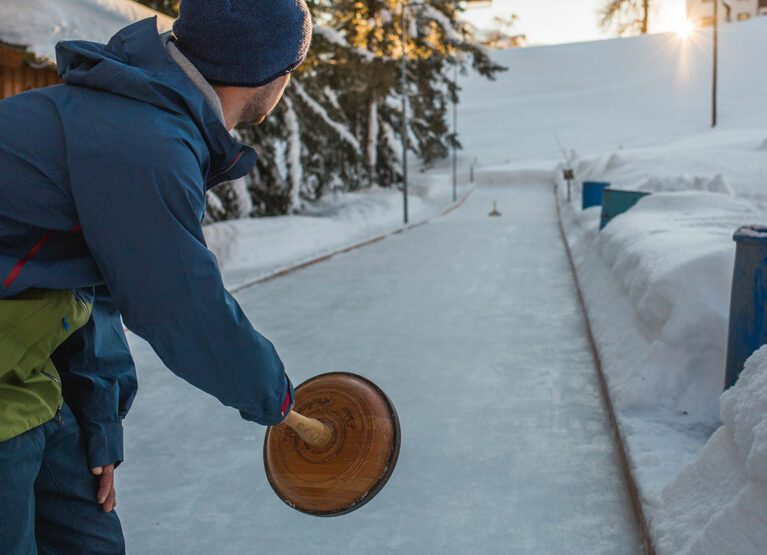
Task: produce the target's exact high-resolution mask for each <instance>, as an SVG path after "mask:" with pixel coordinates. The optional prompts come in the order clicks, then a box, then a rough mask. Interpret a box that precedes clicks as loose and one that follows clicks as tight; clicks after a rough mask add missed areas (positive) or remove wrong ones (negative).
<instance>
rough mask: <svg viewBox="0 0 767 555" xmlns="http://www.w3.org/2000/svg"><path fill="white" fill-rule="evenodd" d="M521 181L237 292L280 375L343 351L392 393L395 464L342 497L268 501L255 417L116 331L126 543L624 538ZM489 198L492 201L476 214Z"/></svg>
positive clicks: (622, 516) (512, 547) (310, 368)
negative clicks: (127, 359)
mask: <svg viewBox="0 0 767 555" xmlns="http://www.w3.org/2000/svg"><path fill="white" fill-rule="evenodd" d="M448 183H449V181H448ZM519 185H520V186H519V187H514V188H509V187H496V188H493V187H483V188H480V189H477V190H475V191H474V192H473V193H472V194H471V196H469V197H468V200H467V201H466V202H465V203H464V204H463V205H462V206H461V208H460V209H458V210H455V211H453V212H451V213H450V214H449V215H447V216H445V217H442V218H438V219H436V220H434V221H433V223H430V224H428V225H423V226H419V227H416V228H413V229H410V230H408V231H405V232H403V233H400V234H397V235H393V236H391V237H388V238H387V239H385V240H382V241H378V242H376V243H374V244H372V245H370V246H368V247H365V248H363V249H358V250H355V251H353V252H350V253H347V254H344V255H341V256H337V257H334V258H332V259H330V260H328V261H326V262H323V263H321V264H317V265H314V266H310V267H307V268H304V269H302V270H301V271H298V272H295V273H292V274H289V275H287V276H284V277H281V278H280V279H276V280H272V281H269V282H266V283H263V284H260V285H258V286H256V287H253V288H250V289H246V290H243V291H241V292H240V293H238V294H237V297H238V300H239V302H240V303H241V305H242V306H243V309H244V310H245V311H246V313H247V314H248V316H249V317H250V318H251V319H252V321H253V322H254V323H255V325H256V326H257V327H258V328H259V329H260V330H261V331H262V332H263V333H265V334H266V335H267V337H269V338H270V340H272V341H273V342H274V343H275V345H276V346H277V349H278V350H279V352H280V353H281V356H282V357H283V359H284V362H285V364H286V367H287V368H288V372H289V373H290V376H291V378H292V379H293V380H294V382H295V383H300V382H301V381H303V380H305V379H307V378H308V377H310V376H313V375H315V374H317V373H320V372H324V371H330V370H346V371H353V372H358V373H361V374H364V375H365V376H367V377H369V378H371V379H372V380H374V381H375V382H376V383H377V384H378V385H380V386H381V387H382V388H383V389H384V390H385V391H386V392H387V393H388V395H389V396H390V397H391V399H392V400H393V403H394V405H395V406H396V408H397V411H398V413H399V418H400V422H401V425H402V446H401V451H400V457H399V462H398V465H397V468H396V469H395V471H394V474H393V476H392V477H391V479H390V481H389V482H388V483H387V485H386V487H385V488H384V489H383V490H382V491H381V493H379V494H378V496H377V497H376V498H375V499H373V500H372V501H371V502H370V503H368V504H367V505H365V506H364V507H362V508H361V509H360V510H358V511H356V512H354V513H351V514H349V515H345V516H342V517H338V518H330V519H327V518H326V519H321V518H316V517H311V516H307V515H304V514H301V513H298V512H297V511H294V510H292V509H290V508H289V507H287V506H286V505H285V504H284V503H282V501H280V500H279V499H278V498H277V496H276V495H274V493H273V492H272V491H271V489H270V488H269V485H268V483H267V480H266V476H265V473H264V468H263V463H262V442H263V435H264V429H263V428H262V427H260V426H256V425H254V424H252V423H249V422H245V421H243V420H241V419H240V418H239V416H238V415H237V413H236V411H233V410H230V409H225V408H224V407H222V406H221V405H220V404H219V403H218V402H217V401H215V400H214V399H213V398H211V397H208V396H206V395H204V394H202V393H201V392H200V391H198V390H196V389H194V388H193V387H191V386H189V385H187V384H186V383H184V382H182V381H181V380H179V379H178V378H177V377H175V376H173V375H172V374H171V373H170V372H169V371H167V370H165V369H164V368H163V367H162V363H161V362H160V361H159V360H158V359H157V357H156V356H155V355H154V354H153V353H152V352H151V350H150V349H149V347H148V346H147V345H146V344H144V343H143V342H142V341H141V340H139V339H137V338H136V337H133V336H132V337H131V338H130V341H131V349H132V350H133V352H134V354H135V358H136V363H137V365H138V368H139V372H140V380H141V392H140V394H139V396H138V397H137V399H136V401H135V403H134V407H133V409H132V411H131V414H130V416H129V418H128V419H126V421H125V424H126V442H127V445H126V453H127V456H126V460H125V462H124V463H123V464H122V465H121V466H120V468H119V470H118V471H117V475H118V484H117V491H118V498H119V507H118V511H119V512H120V518H121V520H122V523H123V527H124V530H125V534H126V540H127V543H128V550H129V551H130V552H135V553H142V554H146V555H154V554H163V553H185V554H189V555H195V554H208V553H249V552H252V551H253V550H254V546H256V547H257V550H258V551H263V552H268V553H277V554H290V553H318V554H319V553H338V554H346V553H349V554H352V553H386V552H395V553H423V554H442V553H480V552H481V553H515V554H521V555H524V554H530V555H540V554H545V553H551V554H560V553H589V554H596V555H598V554H605V555H607V554H631V553H639V552H640V550H639V545H638V544H639V540H638V537H637V533H636V530H635V529H634V522H633V515H632V514H631V509H630V505H629V503H628V500H627V494H626V489H625V485H624V484H623V481H622V475H621V472H620V467H619V465H618V464H617V461H616V452H615V445H614V442H613V440H612V436H611V431H610V428H609V425H608V424H607V420H606V419H605V415H604V409H603V406H602V402H601V398H600V393H599V387H598V384H597V380H596V376H595V374H594V368H593V360H592V358H591V354H590V351H589V346H588V342H587V340H586V337H585V335H584V332H583V320H582V316H581V312H580V309H579V306H578V303H577V299H576V297H575V296H574V295H573V289H572V276H571V274H570V273H569V268H568V263H567V259H566V257H565V254H564V249H563V245H562V242H561V241H560V239H559V235H558V231H557V227H556V215H555V211H554V197H553V195H552V194H551V191H550V189H548V188H544V187H538V186H535V185H532V186H529V185H528V186H525V184H524V182H523V181H522V182H520V183H519ZM493 201H497V203H498V207H499V209H500V210H501V212H503V214H504V216H503V217H502V218H488V217H487V213H488V212H489V210H490V207H491V206H492V202H493ZM311 234H312V233H311V230H308V232H307V233H306V235H307V237H310V236H311Z"/></svg>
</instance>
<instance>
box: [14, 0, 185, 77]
mask: <svg viewBox="0 0 767 555" xmlns="http://www.w3.org/2000/svg"><path fill="white" fill-rule="evenodd" d="M155 16H156V17H157V26H158V28H159V29H160V31H163V32H164V31H168V30H170V28H171V26H172V24H173V20H172V19H171V18H169V17H167V16H165V15H162V14H160V13H158V12H156V11H154V10H151V9H149V8H147V7H146V6H143V5H141V4H138V3H137V2H132V1H131V0H3V1H2V2H0V41H2V42H5V43H9V44H14V45H17V46H25V47H27V49H28V50H29V51H30V52H32V53H34V54H35V56H36V58H38V59H39V60H42V61H45V62H49V63H55V61H56V43H57V42H59V41H61V40H69V39H78V40H91V41H95V42H102V43H106V42H107V41H108V40H109V39H110V38H111V37H112V35H114V34H115V33H116V32H117V31H119V30H120V29H122V28H123V27H125V26H127V25H130V24H131V23H134V22H136V21H139V20H141V19H146V18H148V17H155Z"/></svg>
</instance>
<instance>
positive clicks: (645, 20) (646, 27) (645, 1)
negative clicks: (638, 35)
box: [642, 0, 650, 35]
mask: <svg viewBox="0 0 767 555" xmlns="http://www.w3.org/2000/svg"><path fill="white" fill-rule="evenodd" d="M649 32H650V0H642V34H643V35H646V34H647V33H649Z"/></svg>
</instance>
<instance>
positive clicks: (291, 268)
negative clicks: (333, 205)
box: [229, 187, 476, 294]
mask: <svg viewBox="0 0 767 555" xmlns="http://www.w3.org/2000/svg"><path fill="white" fill-rule="evenodd" d="M475 188H476V187H471V188H470V189H469V190H468V191H466V192H465V193H464V194H463V195H461V198H459V199H458V200H457V201H456V202H454V203H452V204H451V205H450V206H448V207H447V208H445V209H444V210H443V211H442V212H440V213H439V214H437V215H436V216H432V217H431V218H427V219H425V220H422V221H420V222H415V223H412V224H407V225H403V226H400V227H398V228H396V229H393V230H392V231H387V232H386V233H382V234H380V235H376V236H374V237H371V238H370V239H365V240H363V241H360V242H358V243H353V244H351V245H347V246H346V247H341V248H338V249H336V250H333V251H330V252H328V253H325V254H321V255H319V256H315V257H313V258H309V259H307V260H303V261H301V262H295V263H293V264H289V265H287V266H284V267H282V268H278V269H276V270H273V271H272V272H269V273H267V274H264V275H261V276H259V277H257V278H254V279H252V280H249V281H246V282H244V283H240V284H238V285H235V286H233V287H231V288H229V292H230V293H232V294H235V293H239V292H240V291H244V290H245V289H248V288H250V287H253V286H254V285H258V284H260V283H264V282H267V281H271V280H273V279H276V278H279V277H282V276H285V275H287V274H292V273H293V272H296V271H298V270H302V269H304V268H307V267H309V266H314V265H315V264H319V263H320V262H324V261H326V260H329V259H331V258H333V257H334V256H337V255H339V254H344V253H347V252H351V251H354V250H357V249H361V248H362V247H367V246H368V245H372V244H373V243H378V242H379V241H383V240H384V239H386V238H387V237H392V236H394V235H399V234H400V233H402V232H403V231H409V230H411V229H415V228H416V227H421V226H422V225H426V224H428V223H431V222H433V221H434V220H436V219H437V218H441V217H443V216H446V215H448V214H450V212H452V211H453V210H456V209H457V208H459V207H460V206H461V205H462V204H463V203H464V202H466V199H467V198H469V195H471V193H472V192H473V191H474V189H475Z"/></svg>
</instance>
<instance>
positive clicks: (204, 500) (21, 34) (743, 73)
mask: <svg viewBox="0 0 767 555" xmlns="http://www.w3.org/2000/svg"><path fill="white" fill-rule="evenodd" d="M147 11H148V10H146V9H145V8H142V7H140V6H138V5H135V4H133V3H131V2H127V1H120V2H118V1H116V0H110V1H106V0H79V1H75V0H57V2H53V1H52V0H48V1H45V0H26V1H24V2H22V1H20V0H10V1H9V0H5V1H4V2H3V3H2V4H0V40H3V41H6V42H12V43H18V44H23V45H27V46H29V48H30V50H32V51H33V52H35V53H36V54H37V55H38V56H39V57H41V58H43V59H48V60H50V59H52V56H53V46H54V45H55V42H56V41H58V40H61V39H63V38H83V37H85V38H89V39H92V40H100V41H104V40H106V39H108V38H109V36H110V35H111V34H112V33H113V32H114V31H115V30H117V29H119V28H120V27H122V26H124V25H125V24H127V23H130V22H131V21H134V20H136V19H140V18H142V17H145V16H146V15H145V14H146V13H147ZM64 14H66V15H64ZM160 24H161V26H162V25H166V26H167V25H169V20H167V18H165V19H162V18H161V19H160ZM315 32H317V33H319V34H322V35H323V36H324V37H325V38H326V39H327V40H329V41H331V42H336V43H337V44H344V43H345V39H344V38H343V37H342V36H341V35H339V34H338V33H336V32H335V31H333V30H331V29H328V28H324V27H320V26H318V27H315ZM720 39H721V51H720V62H721V63H720V78H721V80H720V125H719V127H718V128H717V129H716V130H711V129H709V110H710V96H709V94H710V93H709V91H710V63H711V61H710V36H709V34H707V33H701V34H699V36H698V37H697V38H696V39H695V40H694V41H691V42H685V41H682V40H681V39H679V38H678V37H676V36H675V35H669V34H664V35H654V36H647V37H640V38H632V39H623V40H614V41H599V42H593V43H580V44H573V45H566V46H556V47H539V48H525V49H513V50H510V51H506V52H500V53H497V54H495V57H496V59H497V61H499V62H500V63H502V64H503V65H506V66H508V67H509V69H510V71H508V72H505V73H502V74H499V75H498V78H497V81H495V82H489V81H487V80H484V79H482V78H478V77H476V76H470V77H466V76H461V78H460V85H461V87H462V88H463V92H462V100H463V102H462V104H461V105H460V109H459V131H460V136H459V140H460V141H461V142H462V144H463V145H464V147H465V150H463V151H462V152H461V153H460V157H459V163H460V172H461V177H460V179H461V182H462V183H464V184H465V182H466V181H467V176H468V167H469V164H470V163H471V162H472V161H473V160H475V159H476V160H478V166H477V167H476V177H477V182H478V184H479V187H478V188H477V189H476V190H475V191H474V192H473V193H472V195H471V196H470V197H469V200H468V201H467V202H466V204H464V205H463V206H462V207H461V209H459V210H457V211H454V212H452V213H451V214H450V215H448V216H446V217H441V218H437V219H434V220H433V223H431V224H429V225H425V226H421V227H418V228H416V229H411V230H409V231H406V232H404V233H401V234H398V235H394V236H391V237H388V238H387V239H386V240H384V241H379V242H377V243H375V244H373V245H371V246H369V247H366V248H365V249H360V250H357V251H354V252H353V253H348V254H345V255H343V256H338V257H334V258H333V259H331V260H330V261H327V262H325V263H323V264H320V265H316V266H312V267H309V268H306V269H304V270H302V271H300V272H297V273H294V274H291V275H288V276H286V277H283V278H281V279H279V280H274V281H271V282H269V283H265V284H262V285H259V286H258V287H254V288H250V289H246V290H244V291H242V292H241V293H240V294H239V295H238V297H239V300H240V302H241V303H242V304H243V307H244V308H245V310H246V312H247V313H248V315H249V316H250V317H251V318H252V319H253V321H254V323H255V325H256V326H257V327H258V328H259V329H260V330H261V331H263V332H264V333H265V334H266V335H267V336H268V337H269V338H270V339H272V340H273V341H274V342H275V344H276V345H277V347H278V349H279V350H280V352H281V353H282V354H283V356H284V358H285V361H286V364H287V367H288V369H289V372H290V374H291V376H292V377H293V379H294V381H295V382H296V383H299V382H300V381H302V380H303V379H305V378H308V377H309V376H311V375H314V374H316V373H318V372H322V371H326V370H350V371H357V372H360V373H363V374H365V375H367V376H369V377H371V378H372V379H374V380H375V381H376V382H378V383H379V384H380V385H381V386H383V388H384V389H385V390H386V391H387V392H388V393H389V394H390V395H391V396H392V398H393V399H394V402H395V404H396V406H397V408H398V409H399V411H400V418H401V421H402V423H403V430H404V437H403V447H402V453H401V456H400V457H401V458H400V463H399V467H398V469H397V471H396V472H395V474H394V476H393V478H392V480H391V482H390V483H389V485H387V487H386V488H385V489H384V491H383V492H382V493H381V494H380V496H379V497H378V498H377V499H376V500H374V501H373V502H372V503H370V504H369V505H367V506H366V507H365V508H363V509H362V510H360V511H358V512H356V513H353V514H352V515H348V516H346V517H343V518H339V519H331V520H327V519H326V520H318V519H312V518H310V517H306V516H304V515H300V514H298V513H295V512H292V511H290V510H289V509H287V508H286V507H285V506H283V505H282V504H281V503H280V502H279V500H277V499H276V497H275V496H274V495H273V494H272V493H271V491H270V490H269V488H268V484H267V483H266V479H265V476H264V470H263V467H262V463H261V457H260V444H261V440H262V438H263V430H262V429H261V428H259V427H255V426H253V425H252V424H248V423H246V422H243V421H241V420H240V419H239V418H238V416H237V415H236V414H234V411H229V410H225V409H223V408H221V407H220V406H219V405H218V404H217V403H216V402H215V401H214V400H212V399H210V398H208V397H206V396H204V395H202V394H201V393H200V392H198V391H196V390H194V389H193V388H192V387H191V386H188V385H186V384H184V383H183V382H181V381H180V380H178V379H177V378H175V377H174V376H172V375H171V374H170V372H168V371H166V370H164V369H163V368H162V364H161V362H160V361H159V360H158V359H157V358H156V357H155V356H154V355H153V354H152V352H151V350H150V349H149V348H148V347H147V346H146V345H145V344H143V343H142V342H141V341H140V340H139V339H137V338H135V337H131V343H132V348H133V349H134V351H135V353H136V360H137V363H138V366H139V372H140V376H141V383H142V390H141V393H140V395H139V397H138V399H137V400H136V403H135V408H134V409H133V411H132V413H131V415H130V417H129V418H128V419H127V420H126V442H127V453H128V458H127V460H126V462H125V463H124V464H123V465H122V466H121V468H120V470H119V471H118V480H119V488H120V489H119V492H120V496H121V503H120V511H121V517H122V519H123V523H124V526H125V529H126V533H127V537H128V543H129V545H130V549H131V550H133V551H135V552H138V553H148V554H151V553H167V552H184V553H190V554H194V553H214V552H220V551H222V550H225V551H227V552H245V551H247V550H252V548H253V546H254V545H258V546H259V548H261V549H266V550H270V551H273V552H282V553H291V552H297V551H299V550H301V551H302V552H305V551H310V552H311V551H314V552H320V551H322V552H338V553H345V552H349V553H351V552H357V553H358V552H382V551H387V550H388V551H398V552H419V553H420V552H424V553H442V552H476V551H478V550H482V551H486V552H509V551H511V552H514V553H616V552H621V553H623V552H633V550H634V548H635V547H636V546H637V544H638V539H637V536H636V531H635V530H633V528H632V527H631V526H630V523H631V520H632V518H633V517H632V515H631V514H630V512H629V511H628V506H629V505H628V501H627V499H626V498H625V493H624V487H625V485H624V484H623V483H622V480H621V476H620V474H619V472H618V468H619V467H618V463H617V461H616V456H615V447H614V445H613V443H612V440H611V437H610V435H609V434H610V430H609V429H608V428H607V424H606V419H605V415H604V414H603V409H602V407H601V403H600V401H599V396H598V388H597V385H596V378H595V375H594V368H593V363H592V360H591V358H590V356H591V355H590V353H589V349H588V344H587V343H586V340H585V336H584V330H583V327H582V322H581V320H580V315H579V307H578V305H577V304H576V297H575V295H574V291H573V287H572V281H571V278H570V275H569V273H568V268H567V263H566V260H565V258H564V252H563V250H562V245H561V242H560V240H559V238H558V236H557V234H556V222H555V220H554V210H553V204H552V199H553V196H552V195H551V194H550V193H549V191H548V187H550V186H551V184H552V182H554V181H559V182H560V185H561V177H560V170H561V167H562V162H561V161H560V160H559V158H560V151H559V148H558V146H557V141H556V138H555V137H556V136H559V137H560V138H561V139H562V142H563V143H564V145H565V150H566V151H567V152H573V155H572V156H571V155H570V154H568V155H567V156H568V158H570V160H569V161H571V162H572V164H573V165H574V167H575V170H576V175H577V178H578V181H579V182H580V181H582V180H584V179H591V178H594V179H598V180H607V181H610V182H612V183H613V185H614V186H615V187H618V188H623V189H632V190H634V189H636V190H642V191H648V192H652V193H653V194H652V195H651V196H648V197H645V198H643V199H642V200H641V201H640V202H639V203H638V204H637V206H635V207H634V208H633V209H632V210H631V211H629V212H628V213H626V214H624V215H621V216H619V217H617V218H616V219H615V220H613V221H612V222H611V223H610V224H609V225H608V226H607V228H606V229H605V230H604V231H603V232H602V233H599V232H598V219H599V210H598V209H589V210H586V211H581V210H580V209H579V207H578V206H577V203H578V201H579V198H580V197H579V193H580V189H579V187H578V186H576V188H575V190H574V202H573V204H572V205H570V206H567V205H566V202H565V201H564V199H563V198H562V196H561V193H562V189H560V197H559V199H558V201H559V202H560V203H562V204H563V208H564V213H563V218H564V222H565V226H566V232H567V238H568V241H569V242H570V245H571V247H572V251H573V254H574V257H575V262H576V269H577V272H578V276H579V280H580V282H581V284H582V286H583V291H584V296H585V300H586V304H587V311H588V317H589V320H590V323H591V325H592V328H593V331H594V334H595V339H596V343H597V347H598V350H599V353H600V356H601V358H602V362H603V365H604V371H605V374H606V377H607V381H608V386H609V390H610V394H611V398H612V400H613V404H614V407H615V411H616V416H617V419H618V424H619V428H620V433H621V436H622V437H623V440H624V442H625V445H626V449H627V451H628V455H629V462H630V466H631V471H632V473H633V475H634V477H635V479H636V481H637V484H638V487H639V494H640V498H641V501H642V503H643V508H644V511H645V514H646V515H647V516H648V519H649V523H650V531H651V534H652V536H653V538H654V541H655V544H656V547H657V548H658V552H659V553H660V554H661V555H666V554H672V553H673V554H676V553H681V554H685V553H689V554H698V553H703V554H706V553H712V554H713V553H738V554H739V555H740V554H744V555H748V554H751V553H753V554H757V553H764V552H765V546H767V538H765V530H767V526H765V517H764V515H765V514H767V512H765V509H766V508H767V486H765V484H767V449H766V448H765V445H767V437H765V436H766V435H767V424H765V414H767V405H766V404H765V403H767V383H766V382H765V376H766V375H767V353H766V352H765V350H763V351H761V352H760V353H759V354H757V355H755V356H754V357H753V358H752V359H751V361H750V362H749V364H748V367H747V368H746V370H745V371H744V373H743V374H742V375H741V379H740V381H739V383H738V385H736V386H735V387H734V388H733V389H731V390H730V391H729V392H727V393H726V394H724V395H723V396H721V398H720V393H721V389H722V385H723V379H724V353H725V349H726V339H727V317H728V303H729V293H730V291H729V289H730V285H731V274H732V264H733V255H734V243H733V241H732V234H733V232H734V231H735V230H736V229H737V228H738V227H740V226H741V225H744V224H765V223H767V211H765V208H767V187H765V183H766V182H767V157H766V153H767V110H765V109H764V99H765V98H767V73H765V72H764V71H760V70H759V68H763V67H767V18H764V19H758V20H753V21H750V22H746V23H738V24H733V25H732V26H728V27H725V29H724V30H723V32H722V34H721V36H720ZM358 53H359V54H360V55H362V56H365V57H368V56H372V53H369V52H366V51H360V52H358ZM294 86H295V89H294V90H295V91H296V96H297V97H300V101H301V102H305V103H306V104H307V105H308V106H309V108H311V109H315V106H314V104H312V102H313V100H312V99H311V98H310V97H309V96H308V95H307V94H306V92H305V91H304V90H303V88H302V87H301V86H300V85H299V84H298V83H295V85H294ZM302 91H303V93H302ZM325 94H326V96H327V92H325ZM331 96H332V92H331ZM294 101H298V99H297V98H295V99H294ZM385 102H387V104H390V103H392V99H388V98H387V99H386V100H385ZM398 102H399V101H398V100H396V99H394V103H395V105H396V106H397V108H398V104H396V103H398ZM315 104H316V103H315ZM318 113H319V112H318ZM325 116H327V119H326V122H327V123H328V124H329V125H330V126H331V127H333V126H332V119H330V118H329V116H328V115H327V114H325ZM381 131H382V133H383V138H384V139H385V140H386V141H387V143H388V144H389V145H390V146H391V147H392V149H393V150H394V152H395V153H397V152H398V150H397V148H396V147H397V146H398V145H396V144H394V143H393V141H392V133H391V131H392V130H391V128H389V127H388V126H384V127H383V128H382V130H381ZM352 139H354V141H356V139H355V138H354V137H352ZM349 142H350V144H352V145H353V144H354V143H353V142H351V141H349ZM356 144H357V146H356V148H358V149H359V148H360V145H359V143H356ZM284 147H285V151H284V152H282V154H281V155H282V158H281V162H280V167H281V170H282V171H283V174H284V175H287V172H289V168H290V166H291V154H290V147H289V144H285V145H284ZM448 164H449V161H445V164H444V165H442V166H441V167H439V168H437V170H436V171H433V172H430V173H426V174H421V175H418V174H417V173H416V172H412V173H414V174H415V175H414V179H413V180H414V182H415V183H414V187H413V195H412V196H411V215H412V220H413V221H415V222H418V221H426V220H430V219H433V218H435V217H436V216H437V215H438V214H439V213H440V212H442V211H443V210H444V208H446V207H447V206H449V204H450V203H449V200H448V197H449V185H448V184H449V177H448V176H449V173H448V168H449V165H448ZM413 169H415V168H413ZM463 190H465V189H463ZM492 201H497V202H498V208H499V210H500V211H501V213H502V214H503V216H502V217H501V218H497V219H495V218H494V219H489V218H487V217H486V215H487V212H489V210H490V208H491V206H492ZM400 218H401V194H400V193H398V192H397V191H395V190H382V189H378V188H375V187H374V188H372V189H371V190H369V191H365V192H358V193H345V194H338V195H336V196H331V197H328V198H327V199H325V200H323V201H322V202H320V203H317V204H315V205H311V206H308V207H305V208H304V211H303V212H302V213H301V214H300V215H295V216H286V217H277V218H259V219H254V220H238V221H227V222H221V223H217V224H214V225H211V226H206V228H205V233H206V237H207V239H208V241H209V244H210V245H211V248H212V249H213V250H214V251H215V252H216V254H217V256H218V257H219V260H220V262H221V264H222V266H223V271H224V278H225V281H226V283H227V285H228V286H230V287H232V288H235V289H237V288H239V286H241V285H242V284H244V283H248V282H250V281H253V280H254V279H256V278H257V277H259V276H262V275H268V274H270V273H273V272H274V271H275V270H278V269H280V268H282V267H285V266H287V265H291V264H294V263H296V262H300V261H303V260H306V259H309V258H312V257H315V256H317V255H318V254H322V253H326V252H329V251H333V250H335V249H338V248H340V247H344V246H347V245H349V244H353V243H356V242H359V241H363V240H365V239H368V238H370V237H371V236H375V235H378V234H382V233H386V232H390V231H393V230H396V229H398V228H399V226H400ZM179 407H182V408H179ZM718 409H719V410H718ZM242 522H247V523H248V525H247V526H241V525H239V524H238V523H240V524H241V523H242Z"/></svg>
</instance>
